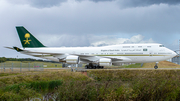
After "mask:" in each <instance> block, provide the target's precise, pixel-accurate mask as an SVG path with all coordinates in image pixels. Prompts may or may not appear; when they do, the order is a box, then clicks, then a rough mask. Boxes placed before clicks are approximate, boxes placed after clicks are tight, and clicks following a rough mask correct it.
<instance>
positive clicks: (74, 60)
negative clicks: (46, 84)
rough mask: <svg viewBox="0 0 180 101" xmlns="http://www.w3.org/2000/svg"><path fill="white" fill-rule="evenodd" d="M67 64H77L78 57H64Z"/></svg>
mask: <svg viewBox="0 0 180 101" xmlns="http://www.w3.org/2000/svg"><path fill="white" fill-rule="evenodd" d="M66 63H67V64H78V63H79V56H74V55H70V56H67V57H66Z"/></svg>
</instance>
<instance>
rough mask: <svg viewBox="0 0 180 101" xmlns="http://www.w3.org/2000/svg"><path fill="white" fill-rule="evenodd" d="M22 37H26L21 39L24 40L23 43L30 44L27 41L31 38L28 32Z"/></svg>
mask: <svg viewBox="0 0 180 101" xmlns="http://www.w3.org/2000/svg"><path fill="white" fill-rule="evenodd" d="M24 37H25V38H26V40H23V41H25V43H24V44H30V43H29V41H31V40H29V38H30V34H29V33H26V34H25V36H24Z"/></svg>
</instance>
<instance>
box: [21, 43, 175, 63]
mask: <svg viewBox="0 0 180 101" xmlns="http://www.w3.org/2000/svg"><path fill="white" fill-rule="evenodd" d="M24 50H27V51H23V52H22V53H24V54H28V55H32V56H36V57H40V58H44V59H49V60H53V61H60V60H63V59H65V58H66V57H67V56H78V57H80V62H79V63H88V62H98V60H99V59H101V58H108V59H111V60H112V63H122V62H123V63H127V62H128V63H147V62H158V61H163V60H167V59H170V58H172V57H174V56H176V53H175V52H174V51H172V50H170V49H168V48H166V47H164V46H163V45H162V44H121V45H112V46H104V47H60V48H49V47H44V48H26V49H24ZM86 60H87V61H86Z"/></svg>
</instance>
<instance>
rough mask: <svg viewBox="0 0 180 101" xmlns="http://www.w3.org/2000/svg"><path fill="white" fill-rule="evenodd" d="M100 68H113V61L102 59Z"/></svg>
mask: <svg viewBox="0 0 180 101" xmlns="http://www.w3.org/2000/svg"><path fill="white" fill-rule="evenodd" d="M99 65H100V66H112V60H111V59H108V58H101V59H99Z"/></svg>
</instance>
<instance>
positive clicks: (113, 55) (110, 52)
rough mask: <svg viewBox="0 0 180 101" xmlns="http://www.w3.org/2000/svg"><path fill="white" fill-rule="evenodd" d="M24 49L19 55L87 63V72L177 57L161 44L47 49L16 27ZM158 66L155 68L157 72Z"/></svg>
mask: <svg viewBox="0 0 180 101" xmlns="http://www.w3.org/2000/svg"><path fill="white" fill-rule="evenodd" d="M16 29H17V32H18V35H19V38H20V40H21V44H22V46H23V48H18V47H12V48H11V47H7V48H10V49H15V50H16V51H18V52H20V53H23V54H27V55H31V56H35V57H40V58H43V59H49V60H52V61H57V62H64V63H67V64H82V63H86V64H87V65H86V66H85V68H87V69H92V68H93V69H96V68H103V67H104V66H111V65H115V66H118V65H120V64H121V63H148V62H157V63H158V61H163V60H167V59H170V58H172V57H174V56H176V53H175V52H174V51H172V50H170V49H168V48H166V47H164V45H162V44H157V43H152V44H119V45H111V46H102V47H59V48H57V47H46V46H44V45H43V44H42V43H41V42H39V41H38V40H37V39H36V38H35V37H34V36H33V35H32V34H31V33H30V32H29V31H27V30H26V29H25V28H24V27H23V26H18V27H16ZM157 63H156V64H155V66H154V68H155V69H157V68H158V66H157Z"/></svg>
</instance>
